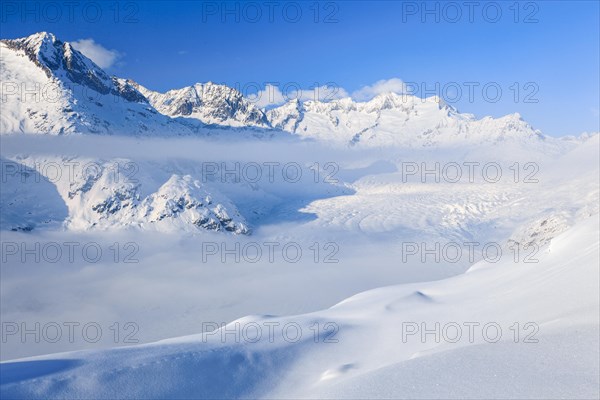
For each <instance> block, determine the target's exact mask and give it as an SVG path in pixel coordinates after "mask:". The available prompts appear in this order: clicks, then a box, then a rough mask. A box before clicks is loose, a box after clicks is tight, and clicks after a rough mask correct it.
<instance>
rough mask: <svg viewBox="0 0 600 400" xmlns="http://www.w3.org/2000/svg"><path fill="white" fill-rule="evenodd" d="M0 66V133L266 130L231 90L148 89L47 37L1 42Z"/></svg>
mask: <svg viewBox="0 0 600 400" xmlns="http://www.w3.org/2000/svg"><path fill="white" fill-rule="evenodd" d="M0 67H1V68H0V71H1V72H0V78H1V79H2V82H3V85H2V104H1V107H2V115H1V117H0V132H1V133H13V132H24V133H51V134H63V133H95V134H123V135H161V136H172V135H189V134H207V133H210V132H211V131H214V129H211V130H207V129H205V125H206V124H217V125H222V126H227V127H230V126H236V127H261V128H266V127H268V123H267V121H266V117H265V115H264V114H263V112H262V111H261V110H259V109H257V108H256V107H254V106H253V105H252V104H251V103H250V102H248V101H247V100H245V99H244V98H243V97H242V95H241V94H240V93H239V92H237V91H236V90H234V89H231V88H228V87H226V86H221V85H213V84H210V83H209V84H205V85H200V84H198V85H195V86H192V87H190V88H184V89H181V90H175V91H170V92H168V93H166V94H164V95H163V94H159V93H157V92H152V91H150V90H148V89H146V88H144V87H142V86H140V85H138V84H137V83H136V82H134V81H131V80H127V79H121V78H117V77H110V76H109V75H108V74H107V73H106V72H105V71H103V70H102V68H100V67H99V66H98V65H96V64H95V63H94V62H93V61H92V60H90V59H89V58H87V57H86V56H84V55H83V54H82V53H80V52H79V51H77V50H75V49H74V48H73V46H72V45H71V44H70V43H68V42H63V41H61V40H59V39H58V38H56V36H54V35H53V34H51V33H47V32H40V33H36V34H34V35H31V36H28V37H25V38H20V39H12V40H1V41H0ZM146 96H148V97H146ZM154 106H156V107H157V108H158V110H157V109H156V108H155V107H154ZM163 114H164V115H163ZM180 116H181V117H190V118H179V117H180ZM253 134H256V132H253Z"/></svg>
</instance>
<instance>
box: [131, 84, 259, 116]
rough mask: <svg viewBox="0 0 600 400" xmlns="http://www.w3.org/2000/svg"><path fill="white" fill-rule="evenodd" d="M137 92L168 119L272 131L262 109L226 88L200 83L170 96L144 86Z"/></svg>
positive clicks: (171, 93)
mask: <svg viewBox="0 0 600 400" xmlns="http://www.w3.org/2000/svg"><path fill="white" fill-rule="evenodd" d="M137 88H138V89H139V90H140V92H141V93H143V94H144V95H145V96H146V98H147V99H148V100H149V101H150V104H152V105H153V106H154V107H155V108H156V109H157V110H158V111H159V112H161V113H162V114H165V115H169V116H172V117H178V116H182V117H189V118H196V119H199V120H200V121H202V122H204V123H207V124H219V125H229V126H256V127H269V122H268V121H267V117H266V115H265V114H264V113H263V112H262V111H261V110H260V109H259V108H257V107H256V106H255V105H254V104H252V103H251V102H249V101H248V100H246V99H245V98H244V97H243V96H242V94H241V93H240V92H238V91H237V90H235V89H232V88H230V87H228V86H225V85H217V84H214V83H211V82H208V83H205V84H202V83H196V84H195V85H193V86H188V87H185V88H182V89H175V90H169V91H168V92H166V93H159V92H154V91H152V90H149V89H146V88H144V87H143V86H141V85H137Z"/></svg>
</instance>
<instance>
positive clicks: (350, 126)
mask: <svg viewBox="0 0 600 400" xmlns="http://www.w3.org/2000/svg"><path fill="white" fill-rule="evenodd" d="M267 117H268V119H269V121H270V123H271V125H272V126H273V127H275V128H280V129H282V130H285V131H287V132H291V133H294V134H297V135H301V136H306V137H312V138H316V139H319V140H329V141H338V142H344V143H349V144H352V145H366V146H386V145H400V146H410V147H413V146H432V145H457V144H463V145H464V144H478V143H496V142H503V141H508V140H516V141H522V142H529V143H532V142H533V143H536V142H541V141H543V140H544V139H545V137H544V136H543V135H542V134H541V132H540V131H538V130H536V129H534V128H533V127H532V126H531V125H529V124H528V123H527V122H525V121H524V120H523V119H522V118H521V116H520V115H519V114H511V115H507V116H505V117H502V118H497V119H495V118H491V117H485V118H482V119H476V118H475V117H474V116H473V115H472V114H463V113H460V112H458V111H457V110H456V109H455V108H453V107H451V106H449V105H447V104H445V103H444V101H443V100H441V99H440V98H438V97H437V96H433V97H429V98H425V99H422V98H420V97H416V96H411V95H407V94H395V93H384V94H380V95H378V96H376V97H375V98H373V99H372V100H370V101H366V102H355V101H353V100H352V99H351V98H344V99H340V100H332V101H329V102H320V101H306V102H299V101H298V100H292V101H290V102H288V103H287V104H284V105H282V106H280V107H277V108H274V109H272V110H269V111H268V112H267Z"/></svg>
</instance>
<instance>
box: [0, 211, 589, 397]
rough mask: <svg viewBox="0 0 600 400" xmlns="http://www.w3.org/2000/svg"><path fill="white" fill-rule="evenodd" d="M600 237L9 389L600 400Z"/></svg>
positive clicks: (108, 355) (73, 358)
mask: <svg viewBox="0 0 600 400" xmlns="http://www.w3.org/2000/svg"><path fill="white" fill-rule="evenodd" d="M599 229H600V227H599V224H598V218H597V215H596V216H594V217H591V218H587V219H585V220H582V221H581V222H579V223H578V224H576V225H575V226H574V227H572V228H570V229H569V230H567V231H565V232H564V233H562V234H561V235H559V236H557V237H556V238H554V239H553V240H552V241H551V242H550V243H549V244H548V245H547V246H545V247H544V249H543V251H542V252H541V253H540V254H539V255H538V258H539V262H538V263H535V264H527V263H524V262H515V261H514V260H513V258H512V255H510V254H508V255H505V256H504V257H503V258H502V259H501V260H500V261H498V262H496V263H490V262H486V261H481V262H479V263H477V264H475V265H474V266H473V267H472V268H471V269H470V270H469V271H468V272H467V273H465V274H462V275H458V276H455V277H452V278H449V279H444V280H439V281H433V282H422V283H413V284H406V285H398V286H390V287H385V288H380V289H375V290H371V291H367V292H363V293H360V294H357V295H355V296H353V297H350V298H348V299H346V300H344V301H342V302H340V303H338V304H337V305H335V306H333V307H331V308H329V309H327V310H322V311H318V312H314V313H310V314H304V315H296V316H289V317H273V316H248V317H245V318H242V319H239V320H236V321H233V322H231V323H229V324H228V325H227V326H226V327H224V328H221V329H220V330H214V331H209V332H205V333H203V334H198V335H193V336H187V337H181V338H176V339H171V340H165V341H160V342H156V343H153V344H148V345H140V346H133V347H127V348H120V349H112V350H99V351H83V352H71V353H63V354H54V355H47V356H42V357H32V358H27V359H20V360H14V361H8V362H4V363H2V364H0V367H1V368H2V374H1V378H0V384H1V386H0V393H1V394H2V397H3V398H40V399H41V398H115V397H118V398H136V399H142V398H197V399H199V398H207V399H208V398H290V399H291V398H294V399H297V398H314V399H323V398H348V399H355V398H411V399H414V398H438V397H443V398H457V399H463V398H486V397H495V398H513V397H514V398H549V399H551V398H597V397H598V395H599V376H600V373H599V372H600V371H599V362H598V361H599V354H598V352H597V350H596V351H590V349H597V348H598V328H599V324H600V322H599V315H600V310H599V304H598V296H599V288H598V284H597V282H598V279H599V277H600V276H599V267H598V266H599V263H600V254H599V245H600V243H599V241H598V231H599ZM436 324H439V325H440V326H441V327H440V328H438V331H440V332H442V333H439V334H438V335H436V334H435V333H434V332H435V331H436V328H435V326H436ZM269 326H270V327H271V329H272V330H271V331H269V330H268V329H267V327H269ZM490 326H491V327H492V328H491V329H490V328H489V327H490ZM257 327H262V331H261V332H262V333H261V334H260V335H259V336H257V334H256V332H258V330H257ZM284 327H288V328H286V329H287V330H286V331H285V333H284V332H283V330H284ZM290 327H292V328H290ZM448 327H450V328H448ZM484 327H487V328H484ZM425 329H428V330H429V333H428V334H426V335H425V336H423V331H424V330H425ZM236 332H237V333H236ZM269 332H271V333H269ZM298 332H300V333H299V334H298ZM456 332H459V333H460V334H459V335H457V333H456ZM498 332H500V333H498ZM514 371H518V374H515V373H514ZM457 382H460V384H457Z"/></svg>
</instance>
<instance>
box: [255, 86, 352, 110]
mask: <svg viewBox="0 0 600 400" xmlns="http://www.w3.org/2000/svg"><path fill="white" fill-rule="evenodd" d="M343 97H348V92H347V91H346V90H345V89H344V88H341V87H337V86H331V85H323V86H319V87H315V88H311V89H293V90H287V91H285V93H284V92H282V91H281V89H280V88H279V86H275V85H272V84H267V85H266V86H265V88H264V89H262V90H259V91H258V92H257V93H256V94H252V95H249V96H248V99H249V100H250V101H253V102H254V104H256V106H258V107H261V108H269V107H274V106H278V105H281V104H284V103H287V102H288V101H290V100H294V99H298V100H300V101H308V100H317V101H329V100H335V99H340V98H343Z"/></svg>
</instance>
